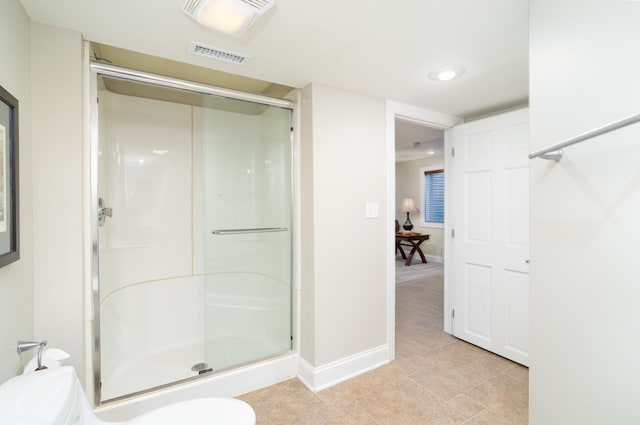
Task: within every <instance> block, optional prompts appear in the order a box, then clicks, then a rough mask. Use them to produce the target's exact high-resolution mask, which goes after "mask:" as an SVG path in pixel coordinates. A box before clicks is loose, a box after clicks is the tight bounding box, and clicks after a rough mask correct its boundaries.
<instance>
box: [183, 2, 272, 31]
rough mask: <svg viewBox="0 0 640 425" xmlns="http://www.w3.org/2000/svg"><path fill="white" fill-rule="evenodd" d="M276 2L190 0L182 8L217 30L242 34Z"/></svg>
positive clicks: (196, 19)
mask: <svg viewBox="0 0 640 425" xmlns="http://www.w3.org/2000/svg"><path fill="white" fill-rule="evenodd" d="M274 4H275V0H188V1H187V3H186V4H185V5H184V7H183V9H182V10H183V11H184V13H186V14H187V15H189V16H190V17H191V18H193V19H194V20H195V21H197V22H199V23H201V24H203V25H206V26H208V27H210V28H213V29H215V30H216V31H220V32H223V33H225V34H229V35H233V36H240V35H242V34H243V33H244V32H245V31H247V30H248V29H249V27H250V26H251V25H253V24H254V23H255V22H256V21H257V20H258V18H260V16H262V15H263V14H264V13H265V12H266V11H267V10H269V9H271V8H272V7H273V5H274Z"/></svg>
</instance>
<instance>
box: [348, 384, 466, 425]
mask: <svg viewBox="0 0 640 425" xmlns="http://www.w3.org/2000/svg"><path fill="white" fill-rule="evenodd" d="M358 403H359V404H360V405H361V406H362V407H363V408H365V409H366V410H367V411H368V412H369V414H370V415H371V416H372V417H373V418H374V420H375V421H376V422H377V423H379V424H384V425H387V424H388V425H401V424H440V425H457V424H461V423H462V422H463V421H464V419H465V417H464V416H463V415H462V414H461V413H460V412H459V411H458V410H457V409H455V408H453V407H451V406H450V405H448V404H447V403H445V402H444V401H443V400H442V399H440V398H439V397H437V396H436V395H434V394H431V393H429V392H428V391H425V390H423V389H422V388H420V387H419V386H417V385H415V384H413V385H412V384H411V383H410V382H409V381H405V382H403V383H402V384H401V385H388V386H385V387H383V388H381V389H380V390H379V391H376V392H375V393H371V394H369V395H368V396H367V397H365V398H363V399H360V400H358Z"/></svg>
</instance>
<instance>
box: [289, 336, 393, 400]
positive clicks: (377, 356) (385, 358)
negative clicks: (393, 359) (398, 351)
mask: <svg viewBox="0 0 640 425" xmlns="http://www.w3.org/2000/svg"><path fill="white" fill-rule="evenodd" d="M387 363H389V346H388V345H386V344H385V345H381V346H380V347H376V348H372V349H371V350H367V351H363V352H361V353H358V354H355V355H353V356H349V357H345V358H344V359H340V360H338V361H335V362H332V363H329V364H326V365H324V366H319V367H313V366H311V365H310V364H309V363H307V362H306V361H305V360H304V359H302V358H300V365H299V368H298V379H299V380H300V381H302V383H303V384H305V385H306V386H307V388H309V389H310V390H311V391H313V392H318V391H320V390H323V389H325V388H329V387H331V386H333V385H336V384H338V383H340V382H342V381H346V380H347V379H350V378H353V377H354V376H357V375H361V374H363V373H365V372H368V371H370V370H373V369H375V368H377V367H380V366H382V365H385V364H387Z"/></svg>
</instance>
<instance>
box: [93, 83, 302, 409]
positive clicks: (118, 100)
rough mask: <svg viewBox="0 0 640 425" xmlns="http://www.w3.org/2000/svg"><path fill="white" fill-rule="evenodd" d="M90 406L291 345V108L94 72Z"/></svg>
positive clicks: (273, 353)
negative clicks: (94, 337) (95, 223)
mask: <svg viewBox="0 0 640 425" xmlns="http://www.w3.org/2000/svg"><path fill="white" fill-rule="evenodd" d="M98 96H99V108H98V134H99V137H98V148H97V152H95V155H96V156H97V159H96V161H97V170H96V172H95V173H96V178H97V185H96V186H97V189H96V190H97V193H96V196H97V198H101V199H102V202H103V204H102V206H103V207H104V209H103V210H102V215H104V216H105V218H104V224H103V225H102V226H100V227H98V229H99V230H98V241H99V245H98V246H99V250H98V263H99V299H100V301H99V304H100V305H99V308H97V312H98V313H97V314H98V315H99V323H100V328H99V335H98V340H99V344H96V345H99V346H100V350H99V356H98V357H99V362H97V364H96V365H95V367H96V368H97V370H98V371H99V372H98V373H97V375H98V376H99V380H100V382H101V388H100V389H99V391H100V392H101V396H100V400H101V401H103V402H104V401H106V400H111V399H115V398H120V397H126V396H129V395H131V394H134V393H139V392H144V391H147V390H150V389H153V388H157V387H161V386H166V385H169V384H172V383H174V382H178V381H183V380H185V379H194V378H196V377H198V376H200V375H201V374H202V373H206V372H210V373H213V374H215V373H218V372H220V371H223V370H228V369H232V368H235V367H238V366H240V365H243V364H246V363H252V362H256V361H258V360H262V359H266V358H269V357H273V356H276V355H279V354H281V353H284V352H287V351H289V350H291V217H292V214H291V210H292V201H291V196H292V193H291V188H292V173H291V160H292V144H291V113H292V112H291V110H290V109H287V108H281V107H277V106H269V105H264V104H259V103H253V102H247V101H241V100H236V99H228V98H221V97H215V96H211V95H202V94H197V93H192V92H186V91H180V90H177V89H173V88H165V87H157V86H153V85H149V84H143V83H137V82H132V81H123V80H120V79H115V78H110V77H104V76H99V77H98Z"/></svg>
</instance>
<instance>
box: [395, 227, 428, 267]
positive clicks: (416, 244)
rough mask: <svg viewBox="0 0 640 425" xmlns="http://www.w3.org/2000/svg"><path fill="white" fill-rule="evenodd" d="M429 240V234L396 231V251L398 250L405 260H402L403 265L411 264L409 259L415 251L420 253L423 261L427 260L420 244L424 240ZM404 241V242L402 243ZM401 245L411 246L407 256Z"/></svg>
mask: <svg viewBox="0 0 640 425" xmlns="http://www.w3.org/2000/svg"><path fill="white" fill-rule="evenodd" d="M428 240H429V235H422V234H420V233H396V252H398V250H400V254H401V255H402V259H403V260H406V261H405V262H404V265H405V266H410V265H411V260H413V255H414V254H415V253H416V252H417V253H418V254H420V258H421V259H422V262H423V263H426V262H427V259H426V258H425V256H424V253H423V252H422V249H421V248H420V245H422V243H423V242H424V241H428ZM403 242H404V243H403ZM403 246H406V247H411V251H409V255H408V256H407V255H406V254H405V252H404V250H403V249H402V247H403Z"/></svg>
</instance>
